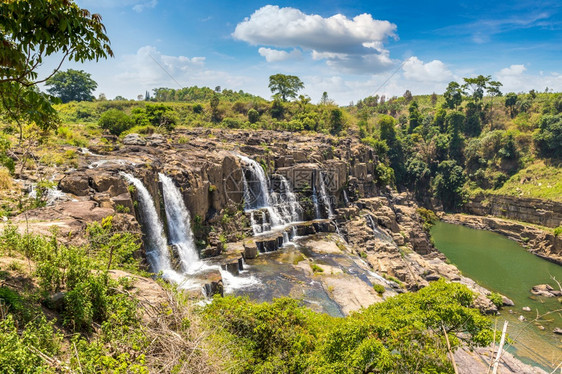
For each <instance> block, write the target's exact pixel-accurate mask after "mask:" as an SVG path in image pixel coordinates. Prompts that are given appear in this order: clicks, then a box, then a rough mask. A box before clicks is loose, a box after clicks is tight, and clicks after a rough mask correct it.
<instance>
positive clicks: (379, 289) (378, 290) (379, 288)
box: [373, 284, 386, 295]
mask: <svg viewBox="0 0 562 374" xmlns="http://www.w3.org/2000/svg"><path fill="white" fill-rule="evenodd" d="M373 289H374V290H375V292H376V293H378V294H379V295H382V294H383V293H384V292H385V291H386V289H385V288H384V286H382V285H380V284H374V285H373Z"/></svg>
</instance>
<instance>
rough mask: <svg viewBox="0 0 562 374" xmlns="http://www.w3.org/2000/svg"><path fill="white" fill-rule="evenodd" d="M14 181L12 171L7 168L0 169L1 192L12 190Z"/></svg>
mask: <svg viewBox="0 0 562 374" xmlns="http://www.w3.org/2000/svg"><path fill="white" fill-rule="evenodd" d="M12 185H13V179H12V176H11V175H10V171H9V170H8V169H6V168H5V167H1V168H0V190H9V189H10V188H12Z"/></svg>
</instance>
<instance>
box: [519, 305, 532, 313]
mask: <svg viewBox="0 0 562 374" xmlns="http://www.w3.org/2000/svg"><path fill="white" fill-rule="evenodd" d="M521 309H523V311H524V312H530V311H531V308H529V307H528V306H524V307H523V308H521Z"/></svg>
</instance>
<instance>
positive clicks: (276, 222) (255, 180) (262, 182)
mask: <svg viewBox="0 0 562 374" xmlns="http://www.w3.org/2000/svg"><path fill="white" fill-rule="evenodd" d="M238 157H239V158H240V160H242V162H243V163H244V166H245V167H246V172H248V173H249V174H250V175H251V178H247V177H246V173H242V179H243V184H244V203H245V210H246V211H247V212H250V221H251V224H252V229H253V231H254V235H256V234H261V233H264V232H267V231H270V230H271V229H273V228H276V227H280V226H285V225H288V224H290V223H292V222H296V221H298V220H299V219H300V217H301V215H302V207H301V205H300V204H299V202H298V200H297V197H296V195H295V194H294V193H293V191H292V189H291V186H290V184H289V181H288V180H287V179H286V178H285V177H284V176H282V175H280V176H279V180H280V182H281V183H280V185H279V192H275V191H271V188H270V182H269V179H268V178H267V176H266V175H265V172H264V170H263V168H262V167H261V165H260V164H258V163H257V162H256V161H254V160H252V159H251V158H248V157H245V156H242V155H238ZM256 209H264V211H262V222H261V228H259V227H258V224H257V223H256V222H255V217H254V215H253V212H254V211H255V210H256ZM265 211H267V214H265Z"/></svg>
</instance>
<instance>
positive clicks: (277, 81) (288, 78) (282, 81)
mask: <svg viewBox="0 0 562 374" xmlns="http://www.w3.org/2000/svg"><path fill="white" fill-rule="evenodd" d="M303 88H304V84H303V83H302V81H301V80H300V78H299V77H297V76H295V75H285V74H275V75H272V76H270V77H269V89H270V90H271V92H273V95H274V96H276V97H280V98H281V100H282V101H287V99H288V98H295V97H296V96H297V92H299V90H301V89H303Z"/></svg>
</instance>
